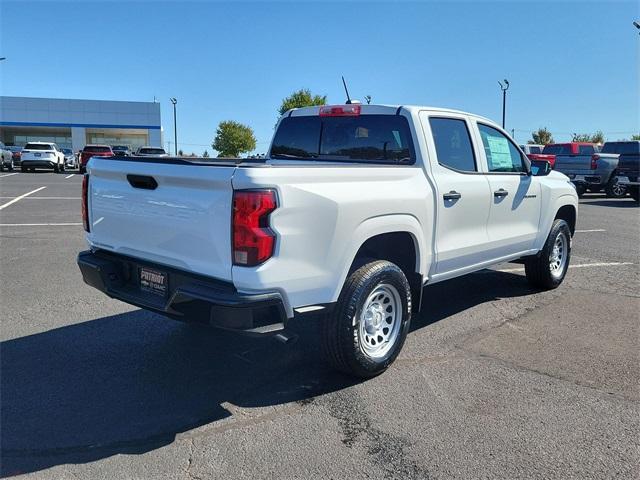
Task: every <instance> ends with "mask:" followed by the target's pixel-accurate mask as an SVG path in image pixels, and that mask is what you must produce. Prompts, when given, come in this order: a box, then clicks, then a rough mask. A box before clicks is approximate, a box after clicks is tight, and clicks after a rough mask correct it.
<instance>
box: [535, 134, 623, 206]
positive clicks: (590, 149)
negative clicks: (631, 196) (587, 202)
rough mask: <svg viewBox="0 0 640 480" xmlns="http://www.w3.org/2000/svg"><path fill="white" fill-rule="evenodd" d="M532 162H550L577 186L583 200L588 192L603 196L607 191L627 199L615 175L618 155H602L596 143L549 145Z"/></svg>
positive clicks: (608, 193) (614, 196)
mask: <svg viewBox="0 0 640 480" xmlns="http://www.w3.org/2000/svg"><path fill="white" fill-rule="evenodd" d="M529 159H531V160H546V161H548V162H549V163H550V164H551V166H552V168H553V169H555V170H557V171H559V172H562V173H564V174H565V175H566V176H568V177H569V178H570V179H571V181H572V182H573V183H575V185H576V190H577V192H578V195H579V196H582V195H583V194H584V192H585V191H586V190H587V189H588V190H590V191H592V192H599V191H600V190H602V189H603V188H604V189H605V190H606V192H607V195H608V196H609V197H613V198H618V197H621V196H623V195H624V189H623V188H621V186H620V185H618V183H617V178H616V173H615V171H616V167H617V166H618V155H616V154H608V153H600V149H599V147H598V145H596V144H595V143H586V142H569V143H552V144H549V145H545V147H544V149H543V150H542V153H541V154H540V155H529Z"/></svg>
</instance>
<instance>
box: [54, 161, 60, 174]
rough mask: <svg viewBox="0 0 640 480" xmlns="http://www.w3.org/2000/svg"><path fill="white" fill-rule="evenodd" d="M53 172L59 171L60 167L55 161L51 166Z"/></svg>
mask: <svg viewBox="0 0 640 480" xmlns="http://www.w3.org/2000/svg"><path fill="white" fill-rule="evenodd" d="M53 173H60V167H59V166H58V164H57V163H56V164H55V165H54V166H53Z"/></svg>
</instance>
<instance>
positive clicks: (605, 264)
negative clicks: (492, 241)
mask: <svg viewBox="0 0 640 480" xmlns="http://www.w3.org/2000/svg"><path fill="white" fill-rule="evenodd" d="M621 265H633V262H595V263H581V264H577V265H569V268H589V267H619V266H621ZM484 272H501V273H512V272H524V267H518V268H504V269H503V268H501V269H499V270H484Z"/></svg>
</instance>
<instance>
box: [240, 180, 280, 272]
mask: <svg viewBox="0 0 640 480" xmlns="http://www.w3.org/2000/svg"><path fill="white" fill-rule="evenodd" d="M277 207H278V203H277V199H276V192H275V191H274V190H236V191H234V192H233V263H234V264H235V265H242V266H244V267H253V266H255V265H259V264H260V263H263V262H265V261H266V260H268V259H269V258H271V256H272V255H273V247H274V245H275V239H276V235H275V233H274V232H273V231H271V229H270V228H269V215H270V214H271V212H273V211H274V210H275V209H276V208H277Z"/></svg>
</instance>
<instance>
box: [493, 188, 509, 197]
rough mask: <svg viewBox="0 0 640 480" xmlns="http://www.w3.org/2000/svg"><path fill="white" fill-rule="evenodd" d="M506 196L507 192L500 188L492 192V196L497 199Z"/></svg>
mask: <svg viewBox="0 0 640 480" xmlns="http://www.w3.org/2000/svg"><path fill="white" fill-rule="evenodd" d="M507 195H509V192H507V191H506V190H505V189H504V188H501V189H500V190H496V191H495V192H493V196H494V197H497V198H502V197H506V196H507Z"/></svg>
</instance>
